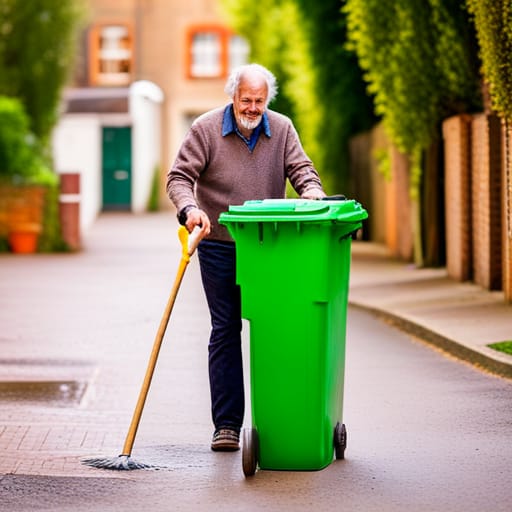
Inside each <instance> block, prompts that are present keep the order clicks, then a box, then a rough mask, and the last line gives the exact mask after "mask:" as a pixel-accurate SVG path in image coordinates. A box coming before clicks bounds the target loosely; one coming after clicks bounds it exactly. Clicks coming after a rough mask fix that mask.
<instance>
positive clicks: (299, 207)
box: [219, 199, 366, 470]
mask: <svg viewBox="0 0 512 512" xmlns="http://www.w3.org/2000/svg"><path fill="white" fill-rule="evenodd" d="M364 218H366V212H365V210H363V209H362V208H361V206H360V205H359V204H358V203H356V202H355V201H308V200H300V199H299V200H276V199H273V200H263V201H247V202H246V203H244V205H242V206H232V207H230V208H229V211H228V212H226V213H223V214H222V215H221V216H220V219H219V221H220V222H221V223H222V224H224V225H226V227H227V228H228V230H229V231H230V234H231V235H232V237H233V238H234V239H235V242H236V252H237V282H238V284H239V285H240V287H241V294H242V316H243V317H244V318H245V319H247V320H248V321H249V325H250V369H251V407H252V422H253V428H254V429H256V431H257V434H258V438H259V448H258V451H259V453H258V463H259V467H260V468H261V469H281V470H315V469H321V468H323V467H325V466H327V465H328V464H330V462H331V461H332V459H333V452H334V443H333V437H334V429H335V426H336V424H337V423H338V422H339V423H340V424H341V423H342V413H343V389H344V370H345V333H346V317H347V298H348V283H349V273H350V248H351V240H352V237H351V234H352V233H353V232H354V231H356V230H357V229H358V228H360V227H361V221H362V220H363V219H364Z"/></svg>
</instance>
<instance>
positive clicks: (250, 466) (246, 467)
mask: <svg viewBox="0 0 512 512" xmlns="http://www.w3.org/2000/svg"><path fill="white" fill-rule="evenodd" d="M257 464H258V433H257V432H256V429H254V428H244V429H243V430H242V468H243V471H244V475H245V476H253V475H254V473H256V466H257Z"/></svg>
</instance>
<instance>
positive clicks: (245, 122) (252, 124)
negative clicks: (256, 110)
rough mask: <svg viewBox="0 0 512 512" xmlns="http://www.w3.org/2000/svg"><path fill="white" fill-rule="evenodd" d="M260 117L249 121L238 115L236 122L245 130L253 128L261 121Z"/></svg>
mask: <svg viewBox="0 0 512 512" xmlns="http://www.w3.org/2000/svg"><path fill="white" fill-rule="evenodd" d="M261 117H262V116H259V117H258V119H255V120H254V121H249V120H248V119H246V118H245V117H241V116H240V117H239V118H238V122H239V123H240V126H241V127H242V128H245V129H246V130H254V128H256V127H257V126H258V125H259V124H260V123H261Z"/></svg>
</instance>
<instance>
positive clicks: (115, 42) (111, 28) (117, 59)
mask: <svg viewBox="0 0 512 512" xmlns="http://www.w3.org/2000/svg"><path fill="white" fill-rule="evenodd" d="M132 74H133V38H132V31H131V29H130V27H129V26H127V25H123V24H111V25H96V26H94V27H92V28H91V30H90V32H89V80H90V82H91V85H105V86H109V85H110V86H124V85H129V84H130V82H131V81H132Z"/></svg>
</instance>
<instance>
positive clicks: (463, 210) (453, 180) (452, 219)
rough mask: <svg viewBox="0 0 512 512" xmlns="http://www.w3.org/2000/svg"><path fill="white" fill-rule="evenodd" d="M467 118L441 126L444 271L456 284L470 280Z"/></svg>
mask: <svg viewBox="0 0 512 512" xmlns="http://www.w3.org/2000/svg"><path fill="white" fill-rule="evenodd" d="M470 122H471V117H470V116H467V115H461V116H454V117H451V118H449V119H447V120H446V121H445V122H444V123H443V138H444V159H445V162H444V165H445V219H446V228H445V229H446V269H447V273H448V275H449V276H450V277H451V278H453V279H456V280H458V281H467V280H469V279H471V277H472V240H471V227H472V226H471V222H472V217H471V202H470V192H471V174H470V164H471V130H470V126H471V125H470Z"/></svg>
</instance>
